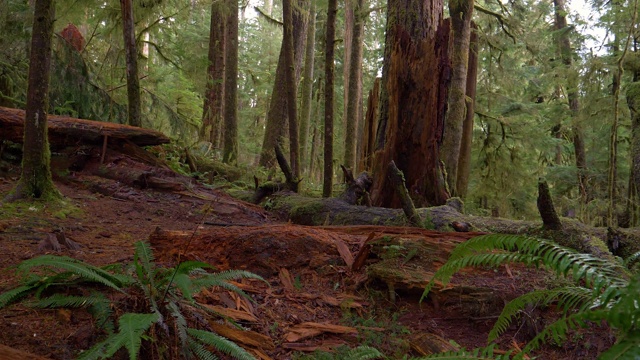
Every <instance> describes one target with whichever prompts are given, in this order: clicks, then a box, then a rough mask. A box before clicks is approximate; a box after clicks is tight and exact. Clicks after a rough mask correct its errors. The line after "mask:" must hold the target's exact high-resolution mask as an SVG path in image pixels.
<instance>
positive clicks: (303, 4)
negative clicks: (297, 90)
mask: <svg viewBox="0 0 640 360" xmlns="http://www.w3.org/2000/svg"><path fill="white" fill-rule="evenodd" d="M308 4H309V2H308V0H297V1H296V6H293V30H294V31H293V35H294V37H293V47H294V49H293V53H294V57H295V70H296V81H297V79H299V78H300V72H301V69H302V59H303V57H304V56H303V55H304V40H305V34H306V30H307V12H306V10H305V9H308ZM284 55H285V53H284V42H283V44H282V47H281V48H280V57H279V59H278V66H277V68H276V76H275V81H274V84H273V91H272V92H271V102H270V104H269V112H268V114H267V123H266V127H265V130H264V140H263V142H262V150H261V152H260V161H259V164H260V166H264V167H268V168H271V167H274V166H275V165H276V158H275V153H274V152H273V149H275V146H276V144H278V145H280V146H282V147H283V148H284V144H283V141H282V140H283V137H284V134H285V131H286V129H287V127H286V124H287V117H288V115H287V101H286V96H285V94H286V93H287V89H286V81H285V79H286V73H285V68H284V63H285V59H284Z"/></svg>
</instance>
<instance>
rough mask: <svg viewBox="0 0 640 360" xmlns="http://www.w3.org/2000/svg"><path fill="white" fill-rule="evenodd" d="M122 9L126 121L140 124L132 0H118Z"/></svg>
mask: <svg viewBox="0 0 640 360" xmlns="http://www.w3.org/2000/svg"><path fill="white" fill-rule="evenodd" d="M120 8H121V10H122V34H123V36H124V49H125V55H126V67H127V100H128V106H129V115H128V122H129V125H131V126H142V122H141V119H140V80H139V79H138V50H137V47H136V28H135V23H134V17H133V0H120Z"/></svg>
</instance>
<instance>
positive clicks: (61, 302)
mask: <svg viewBox="0 0 640 360" xmlns="http://www.w3.org/2000/svg"><path fill="white" fill-rule="evenodd" d="M98 303H106V304H108V303H109V300H108V299H107V298H106V297H105V296H104V295H102V294H100V293H93V294H91V295H88V296H68V295H63V294H53V295H51V296H49V297H47V298H44V299H40V300H38V301H37V302H35V303H33V304H32V306H33V307H39V308H84V307H90V306H93V305H96V304H98Z"/></svg>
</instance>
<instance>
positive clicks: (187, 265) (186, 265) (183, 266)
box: [177, 261, 215, 274]
mask: <svg viewBox="0 0 640 360" xmlns="http://www.w3.org/2000/svg"><path fill="white" fill-rule="evenodd" d="M197 269H215V267H214V266H213V265H210V264H208V263H206V262H202V261H183V262H181V263H180V264H179V265H178V269H177V270H178V273H183V274H189V273H191V272H192V271H193V270H197Z"/></svg>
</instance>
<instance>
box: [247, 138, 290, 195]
mask: <svg viewBox="0 0 640 360" xmlns="http://www.w3.org/2000/svg"><path fill="white" fill-rule="evenodd" d="M275 153H276V159H277V160H278V165H280V170H282V173H283V174H284V177H285V182H284V183H282V182H274V181H269V182H266V183H264V184H262V185H260V186H258V183H259V181H258V179H257V178H256V177H255V176H254V181H255V183H256V189H255V192H254V194H253V197H252V198H251V202H252V203H254V204H258V203H260V201H262V199H264V198H265V197H267V196H269V195H271V194H273V193H276V192H278V191H283V190H289V191H293V192H295V193H297V192H298V188H299V185H300V182H301V181H302V179H297V178H296V177H295V176H294V174H293V172H292V170H291V166H289V163H288V162H287V159H286V158H285V156H284V154H283V153H282V149H281V148H280V146H279V145H276V146H275Z"/></svg>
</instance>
